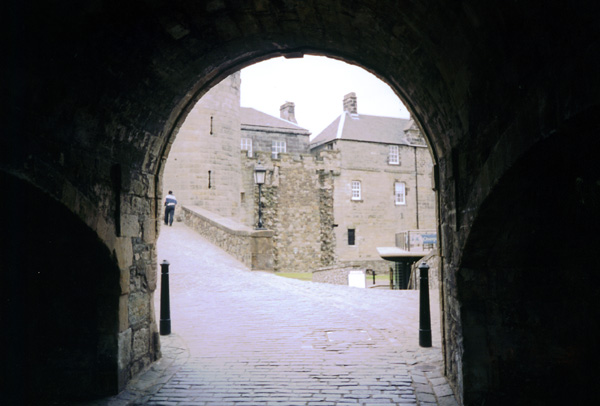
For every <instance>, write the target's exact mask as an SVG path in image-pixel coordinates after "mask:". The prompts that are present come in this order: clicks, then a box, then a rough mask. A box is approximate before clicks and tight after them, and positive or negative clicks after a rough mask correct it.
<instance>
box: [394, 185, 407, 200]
mask: <svg viewBox="0 0 600 406" xmlns="http://www.w3.org/2000/svg"><path fill="white" fill-rule="evenodd" d="M394 199H395V201H396V204H406V185H405V184H404V182H396V183H394Z"/></svg>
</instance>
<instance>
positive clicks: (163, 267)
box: [160, 259, 171, 336]
mask: <svg viewBox="0 0 600 406" xmlns="http://www.w3.org/2000/svg"><path fill="white" fill-rule="evenodd" d="M160 271H161V276H160V335H161V336H166V335H169V334H171V305H170V303H169V262H168V261H167V260H166V259H165V260H164V261H163V262H162V263H161V264H160Z"/></svg>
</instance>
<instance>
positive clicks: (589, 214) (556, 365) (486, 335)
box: [457, 112, 600, 405]
mask: <svg viewBox="0 0 600 406" xmlns="http://www.w3.org/2000/svg"><path fill="white" fill-rule="evenodd" d="M593 117H597V115H595V114H593V113H592V112H588V114H587V115H586V117H585V118H580V119H579V120H577V121H575V120H573V121H571V122H568V123H567V125H566V126H564V128H563V129H562V130H561V131H560V132H558V133H556V134H554V135H553V136H552V137H549V138H547V139H545V140H542V141H541V142H539V143H538V144H537V145H536V146H535V147H534V148H532V149H531V150H530V151H528V152H527V153H526V154H524V155H523V156H522V157H521V158H520V159H518V160H517V162H516V164H515V165H514V166H513V167H512V168H511V169H509V170H508V171H507V172H506V173H505V175H504V176H503V177H502V179H501V180H500V181H499V183H498V184H497V185H496V186H495V188H494V190H493V191H492V192H491V193H490V195H489V196H488V198H487V199H486V200H485V202H484V203H483V204H482V206H481V207H480V209H479V212H478V216H477V217H476V220H475V221H474V223H473V227H472V229H471V231H470V234H469V237H468V239H467V243H466V245H465V248H464V251H463V255H462V261H461V265H460V267H459V270H458V273H457V289H458V295H459V300H460V303H461V317H462V330H463V349H464V354H463V365H462V370H463V373H464V377H463V379H464V391H465V393H464V400H465V404H469V405H470V404H483V403H485V404H486V405H490V404H491V405H496V404H498V405H501V404H514V405H526V404H540V403H543V402H544V401H545V402H548V404H551V403H552V404H554V403H556V402H557V401H559V400H562V401H564V402H565V403H571V402H576V400H578V401H582V402H583V401H589V400H590V399H593V398H594V395H593V394H592V393H590V390H589V388H590V387H592V386H593V384H594V383H593V380H594V379H595V378H594V374H591V373H590V368H591V366H592V365H596V364H597V362H598V361H599V360H600V350H599V349H598V347H597V345H595V344H594V343H597V342H598V341H599V340H600V327H599V325H598V320H599V319H600V310H598V309H599V307H598V306H597V298H598V297H599V296H600V275H599V274H598V269H600V258H599V257H598V255H597V252H596V251H597V247H596V243H597V241H598V238H597V235H598V230H599V229H600V228H599V227H600V164H599V163H598V159H597V156H596V151H594V148H590V146H589V145H586V141H585V140H588V139H589V137H590V136H593V133H594V132H595V133H596V134H597V132H598V130H599V127H598V125H597V123H593Z"/></svg>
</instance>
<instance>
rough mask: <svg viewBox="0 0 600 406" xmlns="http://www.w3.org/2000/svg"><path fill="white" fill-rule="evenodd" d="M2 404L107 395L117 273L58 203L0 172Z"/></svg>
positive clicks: (112, 388)
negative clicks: (1, 220)
mask: <svg viewBox="0 0 600 406" xmlns="http://www.w3.org/2000/svg"><path fill="white" fill-rule="evenodd" d="M0 188H1V189H2V190H3V191H4V193H5V197H4V198H3V199H2V203H1V204H0V209H1V210H2V211H1V212H2V213H3V215H4V216H5V221H4V225H3V227H2V232H1V233H0V235H1V237H0V258H2V270H3V272H2V284H1V286H2V309H1V311H2V329H3V334H2V346H3V349H4V351H5V352H6V354H7V357H6V358H5V359H3V363H2V381H3V386H4V385H6V390H3V402H5V401H6V402H7V403H6V404H43V403H45V402H50V401H55V400H57V399H81V398H89V397H94V396H101V395H105V394H107V393H115V392H116V391H117V388H118V383H117V382H118V377H117V371H118V369H117V354H118V346H117V332H118V331H117V330H118V313H119V312H118V309H119V306H118V304H119V288H120V286H119V275H120V273H119V269H118V267H117V265H116V261H115V259H114V258H113V257H112V256H111V254H110V252H109V251H108V249H107V248H106V246H105V245H104V244H102V243H101V241H100V240H99V239H98V237H97V236H96V235H95V233H94V232H93V231H92V230H91V229H90V228H89V227H87V226H86V225H85V224H83V223H82V222H81V220H79V219H78V218H77V217H76V216H75V215H74V214H73V213H71V212H70V211H69V210H68V209H67V208H65V207H64V206H63V205H62V204H60V203H59V202H57V201H55V200H54V199H52V198H51V197H50V196H48V195H46V194H44V193H43V192H41V191H40V190H39V189H36V188H34V187H33V186H31V185H30V184H28V183H27V182H25V181H23V180H20V179H17V178H14V177H12V176H10V175H8V174H6V173H4V172H0Z"/></svg>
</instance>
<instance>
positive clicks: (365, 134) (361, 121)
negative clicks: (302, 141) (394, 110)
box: [310, 112, 414, 148]
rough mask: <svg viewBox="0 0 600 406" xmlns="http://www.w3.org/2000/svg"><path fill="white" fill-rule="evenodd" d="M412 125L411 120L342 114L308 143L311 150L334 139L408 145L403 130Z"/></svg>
mask: <svg viewBox="0 0 600 406" xmlns="http://www.w3.org/2000/svg"><path fill="white" fill-rule="evenodd" d="M413 125H414V121H413V120H412V119H406V118H395V117H380V116H367V115H363V114H360V115H351V114H349V113H348V112H344V113H343V114H342V115H341V116H339V117H338V118H336V119H335V120H334V121H333V122H332V123H331V124H329V126H327V128H325V129H324V130H323V131H321V133H320V134H319V135H317V136H316V137H315V138H314V139H313V140H312V141H311V143H310V146H311V148H314V147H316V146H318V145H321V144H325V143H327V142H330V141H333V140H335V139H343V140H352V141H367V142H380V143H385V144H408V140H407V139H406V135H405V133H404V131H405V130H407V129H409V128H411V127H412V126H413Z"/></svg>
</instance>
